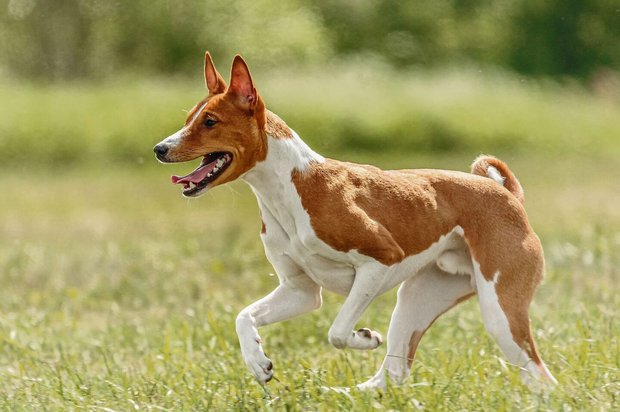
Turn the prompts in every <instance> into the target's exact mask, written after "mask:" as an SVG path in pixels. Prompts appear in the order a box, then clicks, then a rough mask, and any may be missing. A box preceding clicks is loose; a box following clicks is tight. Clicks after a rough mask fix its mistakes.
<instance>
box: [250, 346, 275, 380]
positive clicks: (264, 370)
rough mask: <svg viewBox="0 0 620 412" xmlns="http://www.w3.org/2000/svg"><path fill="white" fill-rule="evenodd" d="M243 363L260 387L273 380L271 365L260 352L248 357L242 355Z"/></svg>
mask: <svg viewBox="0 0 620 412" xmlns="http://www.w3.org/2000/svg"><path fill="white" fill-rule="evenodd" d="M244 361H245V364H246V365H248V368H250V371H252V374H253V375H254V377H255V378H256V380H257V381H258V382H259V383H260V384H261V385H263V384H265V383H267V382H269V381H270V380H271V378H273V363H272V362H271V360H270V359H269V358H268V357H267V356H265V354H264V353H263V351H262V350H260V351H254V353H253V354H251V355H249V356H245V355H244Z"/></svg>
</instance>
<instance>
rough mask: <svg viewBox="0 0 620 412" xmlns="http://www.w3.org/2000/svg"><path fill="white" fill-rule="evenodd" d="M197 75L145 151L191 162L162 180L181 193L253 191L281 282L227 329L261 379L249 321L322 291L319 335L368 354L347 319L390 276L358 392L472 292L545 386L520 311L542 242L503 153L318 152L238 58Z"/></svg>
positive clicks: (311, 300) (401, 372)
mask: <svg viewBox="0 0 620 412" xmlns="http://www.w3.org/2000/svg"><path fill="white" fill-rule="evenodd" d="M204 72H205V73H204V76H205V83H206V87H207V89H208V91H209V93H208V96H207V97H206V98H205V99H203V100H202V101H200V102H198V104H196V106H195V107H194V108H193V109H192V110H191V111H190V112H189V115H188V116H187V120H186V121H185V125H184V126H183V127H182V128H181V129H180V130H179V131H177V132H176V133H174V134H173V135H171V136H169V137H167V138H166V139H165V140H163V141H162V142H161V143H159V144H157V145H156V146H155V148H154V151H155V153H156V155H157V159H159V160H160V161H161V162H165V163H170V162H185V161H189V160H193V159H196V158H202V162H201V163H200V165H199V166H198V168H197V169H196V170H194V171H193V172H191V173H190V174H188V175H187V176H182V177H179V176H173V177H172V182H173V183H175V184H179V185H182V186H183V195H184V196H186V197H196V196H199V195H201V194H203V193H205V192H206V191H207V190H209V189H212V188H214V187H216V186H219V185H222V184H224V183H227V182H230V181H233V180H235V179H237V178H241V179H242V180H244V181H245V182H247V183H248V184H249V185H250V187H251V188H252V191H253V192H254V194H255V195H256V199H257V200H258V206H259V208H260V214H261V218H262V230H261V239H262V241H263V244H264V247H265V253H266V255H267V258H268V259H269V261H270V262H271V264H272V265H273V267H274V269H275V271H276V273H277V276H278V279H279V285H278V287H277V288H276V289H275V290H273V291H272V292H271V293H270V294H268V295H267V296H265V297H264V298H262V299H260V300H258V301H257V302H255V303H253V304H251V305H249V306H248V307H246V308H245V309H243V310H242V311H241V313H240V314H239V315H238V317H237V320H236V329H237V334H238V336H239V343H240V346H241V352H242V354H243V359H244V360H245V363H246V364H247V366H248V367H249V369H250V370H251V371H252V373H253V374H254V376H255V377H256V379H258V381H259V382H261V383H265V382H268V381H269V380H270V379H271V378H272V377H273V365H272V362H271V360H269V359H268V358H267V356H265V353H264V352H263V341H262V339H261V337H260V336H259V334H258V330H257V329H258V328H260V327H261V326H265V325H268V324H272V323H274V322H280V321H284V320H286V319H290V318H292V317H294V316H297V315H301V314H303V313H306V312H309V311H311V310H314V309H318V308H319V307H320V306H321V301H322V299H321V290H322V288H325V289H327V290H329V291H332V292H335V293H337V294H341V295H343V296H345V297H346V298H345V300H344V303H343V305H342V308H341V309H340V311H339V313H338V314H337V316H336V318H335V320H334V322H333V324H332V325H331V327H330V329H329V332H328V339H329V342H330V343H331V344H332V345H334V346H335V347H336V348H339V349H343V348H353V349H375V348H376V347H377V346H379V345H381V343H382V338H381V335H380V334H379V333H377V332H376V331H374V330H371V329H368V328H362V329H358V330H355V327H356V323H357V322H358V320H359V319H360V316H361V315H362V313H363V312H364V310H365V309H366V308H367V307H368V305H369V304H370V302H371V301H372V300H373V299H374V298H375V297H377V296H379V295H381V294H382V293H385V292H387V291H389V290H390V289H392V288H393V287H395V286H397V285H400V287H399V289H398V294H397V304H396V308H395V309H394V312H393V314H392V318H391V321H390V326H389V330H388V333H387V355H386V357H385V360H384V361H383V364H382V365H381V367H380V369H379V371H378V372H377V373H376V375H375V376H374V377H372V378H371V379H369V380H368V381H366V382H364V383H362V384H360V385H358V386H359V387H360V388H363V389H366V388H382V387H385V385H386V380H387V379H390V380H391V381H393V382H396V383H398V382H402V381H403V379H405V378H406V377H407V376H408V375H409V372H410V369H411V364H412V361H413V359H414V356H415V352H416V348H417V346H418V343H419V342H420V339H421V338H422V335H424V332H425V331H426V330H427V329H428V328H429V327H430V326H431V324H432V323H433V322H434V321H435V320H436V319H437V318H438V317H439V316H441V315H442V314H443V313H445V312H446V311H448V310H449V309H450V308H452V307H454V306H456V305H458V304H459V303H460V302H463V301H465V300H467V299H469V298H470V297H471V296H473V295H476V294H477V295H478V299H479V302H480V311H481V313H482V320H483V322H484V325H485V327H486V329H487V330H488V332H489V333H490V334H491V336H492V337H493V338H494V339H495V340H496V342H497V343H498V345H499V347H500V348H501V350H502V352H503V353H504V355H505V356H506V358H507V359H508V361H509V362H510V363H512V364H514V365H516V366H518V367H519V368H521V374H522V376H523V378H524V379H525V380H526V381H532V382H538V381H542V382H545V381H546V382H549V383H556V380H555V378H554V377H553V376H552V375H551V373H550V372H549V370H548V369H547V367H546V366H545V363H544V362H543V360H542V359H541V357H540V355H539V353H538V350H537V349H536V345H535V344H534V339H533V337H532V333H531V330H530V321H529V316H528V307H529V305H530V302H531V300H532V296H533V294H534V291H535V289H536V286H537V285H538V283H539V282H540V280H541V279H542V277H543V271H544V256H543V250H542V247H541V243H540V241H539V239H538V237H537V236H536V234H535V233H534V231H533V230H532V228H531V227H530V224H529V223H528V219H527V216H526V213H525V209H524V206H523V200H524V197H523V190H522V188H521V184H520V183H519V181H518V180H517V179H516V177H515V176H514V174H513V173H512V172H511V171H510V169H509V168H508V166H507V165H506V164H505V163H504V162H502V161H501V160H499V159H497V158H494V157H491V156H481V157H478V158H477V159H476V160H475V161H474V163H473V165H472V167H471V173H464V172H456V171H446V170H422V169H421V170H381V169H378V168H376V167H374V166H368V165H361V164H354V163H347V162H341V161H338V160H332V159H327V158H324V157H323V156H321V155H320V154H318V153H316V152H315V151H313V150H312V149H311V148H310V147H309V146H308V145H307V144H306V143H304V142H303V141H302V140H301V139H300V137H299V136H298V135H297V133H295V132H294V131H293V130H292V129H291V128H290V127H288V126H287V124H286V123H285V122H284V121H282V119H280V118H279V117H278V116H277V115H275V114H274V113H272V112H270V111H269V110H267V109H266V107H265V103H264V102H263V99H262V98H261V96H260V94H259V93H258V92H257V90H256V88H255V87H254V83H253V81H252V76H251V75H250V71H249V69H248V66H247V65H246V63H245V62H244V60H243V59H242V58H241V56H238V55H237V56H236V57H235V58H234V61H233V63H232V70H231V75H230V84H229V85H226V82H225V81H224V79H223V78H222V76H221V75H220V74H219V73H218V71H217V70H216V69H215V66H214V65H213V61H212V59H211V56H210V55H209V53H208V52H207V54H206V56H205V66H204ZM532 378H535V379H532Z"/></svg>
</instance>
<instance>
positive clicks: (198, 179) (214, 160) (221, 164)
mask: <svg viewBox="0 0 620 412" xmlns="http://www.w3.org/2000/svg"><path fill="white" fill-rule="evenodd" d="M232 159H233V156H232V154H230V153H228V152H213V153H209V154H207V155H205V157H204V158H203V159H202V162H201V163H200V166H198V167H197V168H196V170H194V171H193V172H191V173H190V174H188V175H186V176H182V177H179V176H172V183H174V184H179V185H181V184H182V185H183V187H184V189H183V195H184V196H193V195H195V194H196V193H198V192H200V191H201V190H202V189H204V188H205V187H207V186H208V185H209V183H211V182H212V181H214V180H215V179H217V178H218V176H220V175H221V174H222V173H223V172H224V170H226V168H228V166H229V165H230V163H231V162H232Z"/></svg>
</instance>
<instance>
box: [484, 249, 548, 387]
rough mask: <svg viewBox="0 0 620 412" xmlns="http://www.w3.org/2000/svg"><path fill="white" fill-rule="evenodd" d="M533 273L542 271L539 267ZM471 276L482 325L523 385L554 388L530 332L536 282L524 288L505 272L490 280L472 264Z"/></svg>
mask: <svg viewBox="0 0 620 412" xmlns="http://www.w3.org/2000/svg"><path fill="white" fill-rule="evenodd" d="M534 270H540V271H542V265H541V266H539V267H538V268H537V269H534ZM474 272H475V274H474V276H475V281H476V289H477V291H478V296H479V301H480V311H481V314H482V320H483V321H484V325H485V327H486V329H487V331H488V332H489V334H490V335H491V336H492V337H493V338H494V339H495V341H496V342H497V344H498V345H499V347H500V349H501V350H502V352H503V353H504V356H506V358H507V359H508V361H509V362H510V363H512V364H514V365H516V366H517V367H519V368H521V378H522V379H523V381H524V383H526V384H528V385H530V384H533V383H534V381H532V380H531V378H532V377H533V378H536V381H538V380H539V379H541V378H542V379H546V380H547V381H548V382H549V383H551V384H557V381H556V380H555V378H554V377H553V375H552V374H551V373H550V372H549V370H548V369H547V367H546V366H545V363H544V362H543V361H542V359H541V358H540V355H539V354H538V351H537V349H536V345H535V344H534V339H533V338H532V332H531V329H530V320H529V316H528V307H529V305H530V301H531V300H532V295H533V293H534V288H535V286H536V283H538V282H535V283H534V284H533V285H531V284H526V282H524V281H523V278H522V277H518V276H515V274H514V273H511V272H510V271H509V270H508V269H505V270H504V272H502V271H501V270H498V271H497V272H496V273H495V274H494V275H493V277H492V278H490V279H489V276H487V277H485V276H484V275H483V273H482V271H481V269H480V265H479V264H478V263H476V262H475V261H474ZM535 276H537V277H538V276H539V275H538V274H536V275H535ZM530 386H531V385H530Z"/></svg>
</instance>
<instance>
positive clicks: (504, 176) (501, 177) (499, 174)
mask: <svg viewBox="0 0 620 412" xmlns="http://www.w3.org/2000/svg"><path fill="white" fill-rule="evenodd" d="M471 173H472V174H475V175H479V176H483V177H488V178H490V179H493V180H495V181H496V182H497V183H499V184H500V185H502V186H504V187H505V188H506V189H508V190H509V191H510V193H512V194H513V195H514V196H515V197H516V198H517V199H518V200H519V202H521V203H523V202H525V194H524V193H523V187H521V183H519V180H517V178H516V176H515V175H514V173H512V171H511V170H510V168H509V167H508V165H507V164H506V163H504V162H502V161H501V160H499V159H498V158H496V157H493V156H487V155H480V156H478V157H477V158H476V160H474V163H472V165H471Z"/></svg>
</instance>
